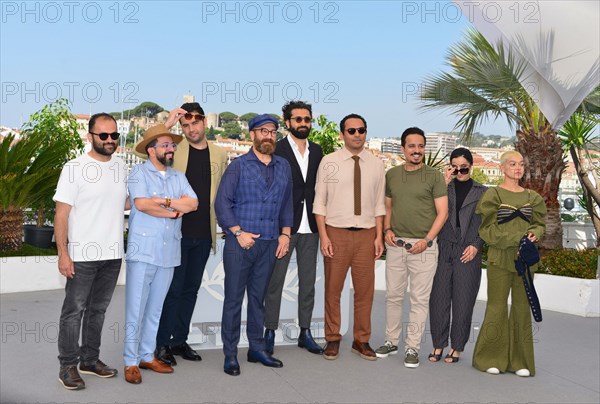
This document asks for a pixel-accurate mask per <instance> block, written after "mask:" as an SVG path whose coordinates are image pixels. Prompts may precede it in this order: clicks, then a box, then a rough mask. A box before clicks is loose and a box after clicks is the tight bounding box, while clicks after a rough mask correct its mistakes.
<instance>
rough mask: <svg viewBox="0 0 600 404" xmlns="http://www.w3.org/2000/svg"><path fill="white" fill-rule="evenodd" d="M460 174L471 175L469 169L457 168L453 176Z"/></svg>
mask: <svg viewBox="0 0 600 404" xmlns="http://www.w3.org/2000/svg"><path fill="white" fill-rule="evenodd" d="M458 173H461V174H462V175H465V174H469V167H463V168H455V169H454V171H452V175H457V174H458Z"/></svg>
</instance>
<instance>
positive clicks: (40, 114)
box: [21, 99, 84, 227]
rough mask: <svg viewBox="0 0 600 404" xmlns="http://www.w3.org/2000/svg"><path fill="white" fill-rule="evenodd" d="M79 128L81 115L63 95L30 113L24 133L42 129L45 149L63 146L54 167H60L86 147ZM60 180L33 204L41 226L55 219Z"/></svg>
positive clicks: (37, 221)
mask: <svg viewBox="0 0 600 404" xmlns="http://www.w3.org/2000/svg"><path fill="white" fill-rule="evenodd" d="M78 129H79V127H78V125H77V119H76V118H75V116H74V115H73V114H72V113H71V111H70V110H69V101H67V100H66V99H59V100H57V101H55V102H53V103H51V104H48V105H46V106H44V108H42V109H41V110H40V111H37V112H35V113H33V114H32V115H31V116H30V117H29V121H28V122H26V123H25V124H24V125H23V128H22V132H21V133H22V134H23V136H29V135H31V134H33V133H40V134H42V136H43V139H44V140H43V142H42V145H41V146H40V147H41V149H47V148H50V149H52V148H58V149H60V150H61V151H62V152H63V153H64V154H63V155H62V156H61V157H59V158H57V159H56V161H55V162H54V163H55V167H53V168H58V169H59V171H60V170H61V169H62V167H63V166H64V165H65V164H66V163H67V161H69V160H71V159H73V158H75V157H76V156H77V155H78V154H80V153H82V152H83V150H84V144H83V141H82V140H81V136H80V135H79V132H78ZM63 147H64V148H66V150H65V149H63ZM57 182H58V179H57V180H56V181H55V182H54V183H53V185H54V187H53V188H52V189H51V190H50V191H49V192H46V193H45V195H44V197H43V198H40V199H38V200H37V201H36V202H35V203H33V204H32V205H31V206H29V207H30V208H32V209H33V211H34V212H35V220H36V226H37V227H42V226H44V225H46V224H47V223H53V222H54V213H55V211H54V207H55V205H54V201H53V200H52V196H53V195H54V190H55V188H56V184H57Z"/></svg>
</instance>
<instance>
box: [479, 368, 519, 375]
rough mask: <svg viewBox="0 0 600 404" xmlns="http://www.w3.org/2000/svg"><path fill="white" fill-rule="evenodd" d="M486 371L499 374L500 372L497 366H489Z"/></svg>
mask: <svg viewBox="0 0 600 404" xmlns="http://www.w3.org/2000/svg"><path fill="white" fill-rule="evenodd" d="M525 370H527V369H525ZM486 372H487V373H489V374H491V375H499V374H500V370H499V369H498V368H489V369H488V370H486Z"/></svg>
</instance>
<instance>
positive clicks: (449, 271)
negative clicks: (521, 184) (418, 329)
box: [429, 147, 486, 363]
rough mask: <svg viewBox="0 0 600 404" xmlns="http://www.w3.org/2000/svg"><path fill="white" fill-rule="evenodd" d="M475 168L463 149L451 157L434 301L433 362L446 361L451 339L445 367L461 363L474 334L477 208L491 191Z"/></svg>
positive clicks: (477, 276) (431, 318)
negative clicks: (475, 175)
mask: <svg viewBox="0 0 600 404" xmlns="http://www.w3.org/2000/svg"><path fill="white" fill-rule="evenodd" d="M472 166H473V156H472V155H471V152H470V151H469V150H467V149H465V148H463V147H460V148H458V149H455V150H454V151H453V152H452V153H451V154H450V166H449V167H448V168H446V170H445V172H444V177H445V178H446V183H447V184H448V220H447V221H446V224H445V225H444V227H443V228H442V231H441V232H440V234H439V236H438V243H439V251H440V253H439V258H438V267H437V271H436V274H435V277H434V279H433V286H432V289H431V296H430V298H429V321H430V325H431V336H432V339H433V347H434V349H433V352H432V353H431V354H430V355H429V360H430V361H432V362H439V361H440V360H441V358H442V353H443V351H444V348H445V347H447V346H448V337H449V336H450V340H451V342H452V345H451V348H452V349H451V351H450V352H449V353H448V354H447V355H446V357H445V359H444V361H445V362H447V363H455V362H458V360H459V358H460V353H461V352H462V351H463V350H464V347H465V344H466V342H467V340H468V339H469V334H470V332H471V317H472V315H473V306H474V305H475V299H476V298H477V292H478V291H479V283H480V281H481V250H482V247H483V241H482V240H481V238H480V237H479V232H478V231H479V225H480V224H481V217H480V216H479V215H477V214H475V207H476V206H477V202H479V198H481V196H482V195H483V194H484V193H485V191H486V187H485V186H483V185H481V184H480V183H478V182H477V181H474V180H473V179H472V178H471V174H470V172H471V169H472ZM453 177H454V178H453ZM451 311H452V327H451V326H450V312H451Z"/></svg>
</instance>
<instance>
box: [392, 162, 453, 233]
mask: <svg viewBox="0 0 600 404" xmlns="http://www.w3.org/2000/svg"><path fill="white" fill-rule="evenodd" d="M446 195H448V189H447V187H446V182H445V181H444V176H443V175H442V173H441V172H440V171H439V170H437V169H435V168H432V167H429V166H426V165H423V167H421V168H419V169H418V170H415V171H406V170H405V169H404V165H401V166H398V167H394V168H392V169H391V170H389V171H388V172H387V173H386V175H385V196H386V197H388V198H392V230H393V231H394V233H395V234H396V236H398V237H411V238H424V237H425V236H426V235H427V232H429V229H431V225H432V224H433V222H434V220H435V217H436V216H437V211H436V209H435V202H434V200H435V199H436V198H439V197H442V196H446Z"/></svg>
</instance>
